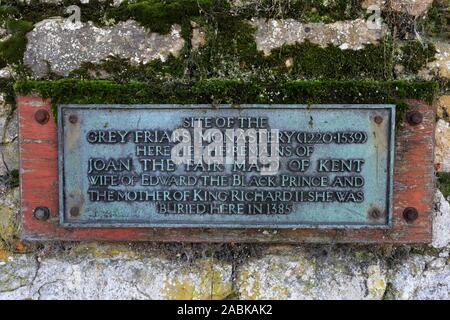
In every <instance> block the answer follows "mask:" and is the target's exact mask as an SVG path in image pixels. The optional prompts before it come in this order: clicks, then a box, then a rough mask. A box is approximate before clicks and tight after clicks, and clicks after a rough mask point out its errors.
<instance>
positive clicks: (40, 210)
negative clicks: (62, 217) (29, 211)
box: [33, 207, 50, 221]
mask: <svg viewBox="0 0 450 320" xmlns="http://www.w3.org/2000/svg"><path fill="white" fill-rule="evenodd" d="M33 216H34V218H35V219H37V220H41V221H45V220H47V219H48V218H50V210H49V209H48V208H47V207H36V208H35V209H34V211H33Z"/></svg>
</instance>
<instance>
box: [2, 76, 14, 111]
mask: <svg viewBox="0 0 450 320" xmlns="http://www.w3.org/2000/svg"><path fill="white" fill-rule="evenodd" d="M13 86H14V80H12V79H3V78H0V94H2V95H3V99H4V100H5V102H6V103H7V104H11V105H13V106H14V105H15V93H14V88H13Z"/></svg>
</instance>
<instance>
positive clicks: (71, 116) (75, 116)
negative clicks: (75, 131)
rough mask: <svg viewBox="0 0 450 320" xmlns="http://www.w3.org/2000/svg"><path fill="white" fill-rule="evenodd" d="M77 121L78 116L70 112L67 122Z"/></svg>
mask: <svg viewBox="0 0 450 320" xmlns="http://www.w3.org/2000/svg"><path fill="white" fill-rule="evenodd" d="M77 121H78V117H77V115H76V114H71V115H70V116H69V122H70V123H77Z"/></svg>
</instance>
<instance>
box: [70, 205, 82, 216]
mask: <svg viewBox="0 0 450 320" xmlns="http://www.w3.org/2000/svg"><path fill="white" fill-rule="evenodd" d="M70 215H71V216H72V217H78V216H79V215H80V208H78V207H72V208H70Z"/></svg>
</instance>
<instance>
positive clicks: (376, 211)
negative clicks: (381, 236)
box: [369, 208, 381, 219]
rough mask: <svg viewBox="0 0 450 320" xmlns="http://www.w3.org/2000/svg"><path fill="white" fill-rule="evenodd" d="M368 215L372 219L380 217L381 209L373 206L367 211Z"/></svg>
mask: <svg viewBox="0 0 450 320" xmlns="http://www.w3.org/2000/svg"><path fill="white" fill-rule="evenodd" d="M369 217H370V218H372V219H379V218H381V211H380V209H378V208H373V209H371V210H370V211H369Z"/></svg>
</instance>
